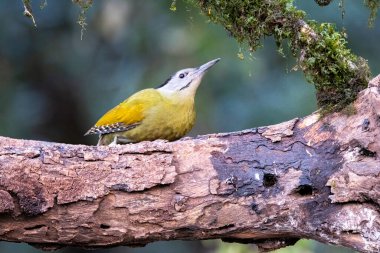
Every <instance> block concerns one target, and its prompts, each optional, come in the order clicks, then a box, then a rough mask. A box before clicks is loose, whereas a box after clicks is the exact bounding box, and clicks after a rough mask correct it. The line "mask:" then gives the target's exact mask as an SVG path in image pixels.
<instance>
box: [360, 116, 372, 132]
mask: <svg viewBox="0 0 380 253" xmlns="http://www.w3.org/2000/svg"><path fill="white" fill-rule="evenodd" d="M369 124H370V121H369V119H364V120H363V123H362V131H363V132H366V131H368V130H369Z"/></svg>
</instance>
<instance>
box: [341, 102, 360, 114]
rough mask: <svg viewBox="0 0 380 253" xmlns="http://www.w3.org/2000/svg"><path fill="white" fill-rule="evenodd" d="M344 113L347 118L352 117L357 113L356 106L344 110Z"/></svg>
mask: <svg viewBox="0 0 380 253" xmlns="http://www.w3.org/2000/svg"><path fill="white" fill-rule="evenodd" d="M342 113H343V114H345V115H347V116H352V115H355V114H356V113H357V111H356V108H355V106H354V105H353V104H352V103H351V104H349V105H347V106H346V107H344V108H343V110H342Z"/></svg>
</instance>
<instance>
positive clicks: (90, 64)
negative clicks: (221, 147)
mask: <svg viewBox="0 0 380 253" xmlns="http://www.w3.org/2000/svg"><path fill="white" fill-rule="evenodd" d="M344 2H345V16H344V19H342V17H341V15H342V9H340V8H339V7H338V3H339V1H334V2H333V4H331V5H330V6H328V7H324V8H321V7H319V6H317V5H316V4H315V3H314V1H301V0H298V1H296V4H297V6H299V7H300V8H301V9H304V10H306V11H307V12H308V13H309V17H310V18H312V19H317V20H318V21H322V22H334V23H336V24H337V26H338V27H339V29H341V28H342V27H344V28H345V29H346V32H347V34H348V41H349V47H350V48H352V50H353V52H355V53H356V54H358V55H360V56H362V57H364V58H366V59H368V60H369V64H370V66H371V69H372V72H373V73H374V74H377V73H379V72H380V61H379V60H378V59H379V52H380V47H379V46H378V43H379V42H378V40H379V38H380V29H379V27H380V23H379V21H376V23H375V27H374V28H373V29H370V28H368V26H367V22H368V17H369V11H368V9H366V8H365V7H363V5H362V1H344ZM47 4H48V5H47V6H46V7H45V8H44V9H43V10H40V8H39V5H40V2H39V1H37V0H34V2H33V8H34V13H35V17H36V21H37V24H38V28H37V29H36V28H34V27H33V26H32V23H31V21H30V20H29V19H27V18H26V17H24V16H23V15H22V12H23V7H22V1H21V0H18V1H15V0H4V1H1V2H0V21H1V22H0V135H1V136H9V137H14V138H24V139H37V140H46V141H55V142H64V143H84V144H95V143H96V137H84V136H83V133H85V132H86V131H87V130H88V128H90V127H91V126H92V125H93V124H94V122H95V121H96V120H97V119H98V118H99V117H100V116H101V115H102V114H103V113H105V112H106V111H107V110H108V109H110V108H111V107H113V106H115V105H116V104H118V103H119V102H120V101H122V100H123V99H125V98H126V97H128V96H129V95H131V94H132V93H134V92H135V91H137V90H140V89H143V88H148V87H155V86H156V85H158V84H160V83H161V82H163V81H164V80H166V78H167V77H168V76H170V75H171V74H172V73H173V72H175V71H177V70H179V69H182V68H186V67H193V66H198V65H200V64H202V63H205V62H206V61H209V60H211V59H214V58H217V57H220V58H222V60H221V61H220V62H219V63H218V64H217V65H216V66H215V67H214V68H213V69H212V70H211V71H210V72H209V73H208V74H207V75H206V76H205V78H204V80H203V82H202V85H201V87H200V88H199V90H198V93H197V97H196V107H197V113H198V118H197V123H196V125H195V127H194V129H193V130H192V132H191V133H190V136H196V135H198V134H207V133H214V132H228V131H238V130H242V129H245V128H251V127H256V126H262V125H268V124H275V123H278V122H281V121H284V120H289V119H292V118H294V117H302V116H304V115H307V114H310V113H311V112H313V111H314V110H316V100H315V94H314V88H313V86H312V85H310V84H308V83H306V81H305V78H304V76H303V73H301V72H295V71H291V69H292V68H293V66H294V64H295V62H294V59H292V58H291V56H288V57H286V58H284V57H281V56H280V55H279V54H278V53H277V52H276V47H275V45H274V42H273V39H272V38H266V39H264V40H263V44H264V47H263V48H261V49H260V50H258V51H257V52H255V53H254V54H253V55H250V54H249V52H247V50H246V48H245V46H244V45H239V44H237V42H236V41H235V40H234V39H233V38H231V37H229V35H228V33H227V32H226V31H225V30H224V29H223V28H222V27H220V26H218V25H215V24H211V23H209V22H208V20H207V18H206V17H204V16H202V15H200V13H199V12H200V11H199V10H198V9H195V8H193V7H192V6H189V5H188V4H185V3H184V2H183V1H177V2H176V7H177V10H176V11H174V12H173V11H171V10H170V6H171V4H172V0H167V1H155V0H149V1H148V0H147V1H137V0H107V1H94V6H93V7H92V8H91V9H90V10H89V11H88V13H87V15H86V16H87V20H86V22H87V23H88V26H87V27H86V31H85V32H84V36H83V40H81V31H80V26H79V25H78V24H77V23H76V22H77V20H78V15H79V8H78V7H77V6H75V5H74V4H73V3H72V1H69V0H66V1H62V0H61V1H55V0H48V1H47ZM240 53H242V54H243V55H244V60H241V59H240V58H239V57H238V56H237V55H238V54H240ZM326 247H327V246H323V245H321V244H319V243H316V242H313V241H306V240H303V241H301V242H300V243H297V246H296V247H293V248H287V249H284V250H281V251H278V252H283V253H284V252H306V253H307V252H327V251H328V252H350V251H348V250H345V249H341V248H333V249H330V248H329V249H327V248H326ZM10 251H12V252H40V251H39V250H36V249H33V248H32V247H30V246H28V245H26V244H14V243H5V242H2V243H0V252H10ZM74 251H75V252H81V250H79V249H64V250H61V252H74ZM251 251H253V249H252V247H251V246H247V245H236V244H222V243H220V242H219V241H206V242H159V243H154V244H150V245H148V246H147V247H145V248H141V249H131V248H128V247H118V248H114V249H107V250H102V251H101V250H96V251H95V252H110V253H111V252H112V253H116V252H169V253H170V252H184V253H186V252H219V253H228V252H233V253H239V252H241V253H243V252H251Z"/></svg>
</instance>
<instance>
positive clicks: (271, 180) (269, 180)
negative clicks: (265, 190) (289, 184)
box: [263, 173, 277, 187]
mask: <svg viewBox="0 0 380 253" xmlns="http://www.w3.org/2000/svg"><path fill="white" fill-rule="evenodd" d="M276 183H277V178H276V175H274V174H271V173H264V177H263V185H264V186H265V187H271V186H273V185H275V184H276Z"/></svg>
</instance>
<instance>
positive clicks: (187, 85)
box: [179, 80, 192, 90]
mask: <svg viewBox="0 0 380 253" xmlns="http://www.w3.org/2000/svg"><path fill="white" fill-rule="evenodd" d="M191 82H192V80H191V81H190V82H189V83H188V84H186V85H185V86H183V87H182V88H181V89H179V90H184V89H186V88H188V87H189V86H190V84H191Z"/></svg>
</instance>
